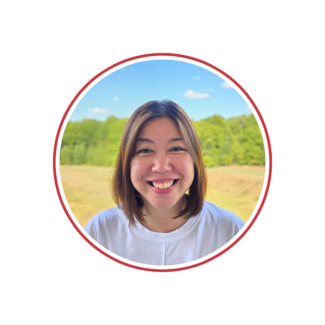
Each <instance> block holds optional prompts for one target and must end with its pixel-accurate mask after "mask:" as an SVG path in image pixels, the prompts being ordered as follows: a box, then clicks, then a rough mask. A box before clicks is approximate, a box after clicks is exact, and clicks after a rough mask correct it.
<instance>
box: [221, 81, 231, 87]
mask: <svg viewBox="0 0 325 325" xmlns="http://www.w3.org/2000/svg"><path fill="white" fill-rule="evenodd" d="M221 87H222V88H232V85H230V84H229V83H228V82H227V81H224V82H223V83H222V84H221Z"/></svg>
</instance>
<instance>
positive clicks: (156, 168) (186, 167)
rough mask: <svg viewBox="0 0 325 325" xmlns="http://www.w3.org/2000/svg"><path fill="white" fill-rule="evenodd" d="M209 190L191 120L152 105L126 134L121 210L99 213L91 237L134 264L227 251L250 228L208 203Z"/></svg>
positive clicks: (174, 108) (117, 194)
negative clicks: (207, 194) (225, 249)
mask: <svg viewBox="0 0 325 325" xmlns="http://www.w3.org/2000/svg"><path fill="white" fill-rule="evenodd" d="M206 187H207V180H206V174H205V169H204V165H203V160H202V154H201V149H200V144H199V140H198V137H197V134H196V132H195V129H194V127H193V124H192V122H191V120H190V119H189V117H188V116H187V115H186V113H185V112H184V111H183V109H182V108H181V107H180V106H178V105H177V104H176V103H174V102H172V101H150V102H147V103H145V104H143V105H141V106H140V107H139V108H138V109H137V110H136V111H135V112H134V113H133V115H132V116H131V118H130V119H129V121H128V123H127V125H126V127H125V130H124V134H123V138H122V141H121V146H120V151H119V154H118V158H117V164H116V169H115V173H114V176H113V198H114V200H115V202H116V204H117V207H115V208H112V209H110V210H107V211H103V212H101V213H99V214H97V215H96V216H95V217H94V218H93V219H91V220H90V221H89V223H88V224H87V225H86V227H85V230H86V231H87V232H88V233H89V235H90V236H91V237H92V238H94V239H95V240H96V241H97V242H98V243H99V244H101V245H102V246H104V247H105V248H107V249H108V250H109V251H111V252H112V253H115V254H117V255H119V256H121V257H123V258H126V259H128V260H131V261H134V262H139V263H144V264H151V265H175V264H181V263H187V262H191V261H194V260H196V259H199V258H201V257H204V256H206V255H208V254H210V253H213V252H214V251H216V250H217V249H218V248H220V247H221V246H223V245H224V244H226V243H227V242H228V241H229V240H230V239H231V238H232V237H233V236H235V235H236V234H237V232H238V231H239V230H240V229H241V227H242V226H243V225H244V222H243V221H242V220H241V219H240V218H238V217H237V216H236V215H235V214H234V213H232V212H229V211H226V210H224V209H222V208H219V207H217V206H215V205H214V204H212V203H209V202H206V201H204V198H205V194H206ZM186 192H188V194H186Z"/></svg>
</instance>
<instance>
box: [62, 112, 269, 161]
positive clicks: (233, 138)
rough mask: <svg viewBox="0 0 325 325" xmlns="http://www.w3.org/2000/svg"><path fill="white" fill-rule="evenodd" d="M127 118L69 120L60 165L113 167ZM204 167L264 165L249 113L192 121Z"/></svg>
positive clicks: (261, 145)
mask: <svg viewBox="0 0 325 325" xmlns="http://www.w3.org/2000/svg"><path fill="white" fill-rule="evenodd" d="M127 121H128V118H123V119H119V118H117V117H115V116H109V117H108V118H107V119H106V120H105V121H103V122H102V121H97V120H92V119H84V120H82V121H77V122H72V121H69V122H68V124H67V126H66V129H65V131H64V134H63V138H62V143H61V151H60V163H61V164H66V165H92V166H114V164H115V159H116V156H117V153H118V150H119V145H120V141H121V138H122V134H123V130H124V128H125V125H126V123H127ZM193 124H194V127H195V129H196V132H197V134H198V137H199V140H200V144H201V149H202V153H203V160H204V164H205V166H206V167H215V166H221V165H264V164H265V153H264V143H263V138H262V135H261V131H260V129H259V126H258V124H257V122H256V119H255V117H254V115H253V114H250V115H242V116H237V117H232V118H228V119H224V118H223V117H222V116H219V115H213V116H211V117H207V118H205V119H202V120H199V121H193Z"/></svg>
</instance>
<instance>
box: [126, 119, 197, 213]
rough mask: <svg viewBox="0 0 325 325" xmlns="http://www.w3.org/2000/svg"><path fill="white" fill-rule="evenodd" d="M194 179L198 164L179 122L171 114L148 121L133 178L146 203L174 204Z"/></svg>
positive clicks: (133, 164)
mask: <svg viewBox="0 0 325 325" xmlns="http://www.w3.org/2000/svg"><path fill="white" fill-rule="evenodd" d="M193 179H194V163H193V159H192V157H191V156H190V154H189V152H188V150H187V147H186V144H185V141H184V139H183V137H182V135H181V132H180V130H179V128H178V126H177V124H176V123H175V122H174V121H173V120H172V119H170V118H168V117H162V118H155V119H153V120H150V121H148V122H147V123H145V124H144V125H143V126H142V128H141V129H140V132H139V134H138V137H137V139H136V144H135V151H134V156H133V158H132V160H131V181H132V184H133V186H134V187H135V189H136V190H137V191H138V192H139V193H140V194H141V195H142V196H143V198H144V206H146V205H147V204H150V205H151V206H153V207H155V208H157V209H168V208H172V207H174V206H175V205H176V204H177V203H178V202H181V201H180V200H181V199H182V198H183V196H184V194H185V192H186V191H187V189H188V188H189V187H190V186H191V184H192V182H193Z"/></svg>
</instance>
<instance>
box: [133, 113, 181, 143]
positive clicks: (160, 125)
mask: <svg viewBox="0 0 325 325" xmlns="http://www.w3.org/2000/svg"><path fill="white" fill-rule="evenodd" d="M175 136H177V137H182V134H181V131H180V129H179V127H178V125H177V124H176V122H175V121H174V120H173V119H171V118H169V117H159V118H153V119H151V120H149V121H148V122H146V123H144V124H143V126H142V127H141V129H140V132H139V133H138V138H140V137H148V138H149V137H159V138H161V137H164V138H165V137H167V138H173V137H175Z"/></svg>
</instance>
